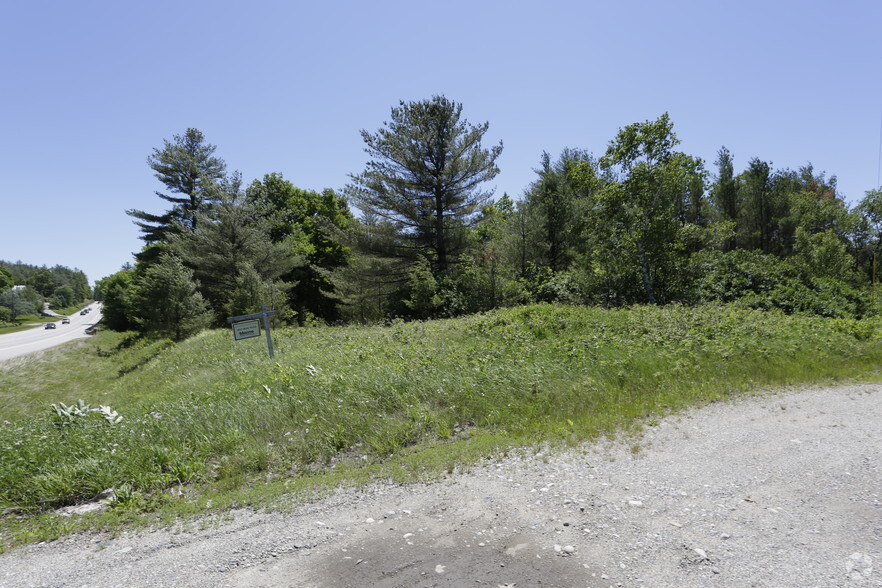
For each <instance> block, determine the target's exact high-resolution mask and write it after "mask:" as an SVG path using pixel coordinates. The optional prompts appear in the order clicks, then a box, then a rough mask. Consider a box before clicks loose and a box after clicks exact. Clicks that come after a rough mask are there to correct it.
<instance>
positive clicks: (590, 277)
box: [97, 96, 882, 339]
mask: <svg viewBox="0 0 882 588" xmlns="http://www.w3.org/2000/svg"><path fill="white" fill-rule="evenodd" d="M488 128H489V126H488V123H486V122H485V123H483V124H478V125H473V124H471V123H469V122H468V120H466V119H465V118H464V117H463V115H462V105H461V104H459V103H456V102H454V101H451V100H449V99H447V98H446V97H444V96H433V97H432V98H430V99H427V100H422V101H415V102H404V101H402V102H400V103H399V105H398V106H396V107H393V108H392V109H391V115H390V118H389V120H388V121H387V122H386V123H384V125H383V126H382V127H381V128H380V129H379V130H377V131H376V132H369V131H365V130H363V131H361V136H362V139H363V141H364V145H365V152H366V154H367V156H368V161H367V163H366V165H365V168H364V170H362V171H361V172H360V173H355V174H352V175H351V176H350V180H351V181H350V183H349V185H348V186H346V187H345V189H344V190H343V191H342V192H337V191H334V190H330V189H326V190H324V191H322V192H316V191H312V190H305V189H302V188H298V187H297V186H295V185H294V184H292V183H291V182H290V181H289V180H287V179H285V178H284V177H283V176H282V174H279V173H269V174H266V175H265V176H264V177H263V178H262V179H257V180H254V181H252V182H251V183H250V184H248V185H245V183H244V182H243V179H242V178H241V176H240V175H239V174H238V173H235V172H233V173H230V172H228V171H227V166H226V163H225V162H224V160H223V159H221V158H219V157H218V156H216V155H215V152H216V146H214V145H211V144H209V143H208V142H207V141H206V140H205V137H204V136H203V134H202V133H201V132H200V131H199V130H197V129H187V130H186V132H185V133H184V134H183V135H176V136H174V137H173V139H172V140H171V141H169V140H165V141H164V144H163V146H162V147H160V148H155V149H154V150H153V153H152V154H151V155H150V156H149V157H148V159H147V163H148V166H149V167H150V169H152V170H153V172H154V174H155V176H156V178H157V179H158V180H159V181H160V182H161V183H162V184H163V185H164V187H165V191H163V192H157V196H158V197H159V198H160V199H162V200H163V201H165V202H166V203H167V206H168V208H167V210H166V211H165V212H163V213H161V214H151V213H148V212H146V211H141V210H129V211H127V212H128V214H129V215H130V216H132V218H133V219H134V221H135V223H136V224H137V225H138V226H139V228H140V230H141V238H142V239H143V241H144V243H145V245H144V247H143V249H142V250H141V251H140V252H139V253H137V254H136V259H135V263H134V265H129V266H127V267H125V268H123V269H122V270H121V271H119V272H117V273H116V274H113V275H111V276H108V277H107V278H104V279H103V280H100V281H99V282H98V292H97V296H98V297H100V298H102V299H103V300H104V302H105V304H104V314H105V320H106V322H107V323H108V326H111V327H112V328H117V329H137V330H141V331H145V332H152V333H157V334H160V335H162V336H169V337H172V338H176V339H180V338H183V337H186V336H189V335H190V334H193V333H195V332H198V331H199V330H200V329H202V328H205V327H209V326H221V325H224V324H225V319H226V317H228V316H233V315H238V314H248V313H250V312H254V311H255V309H257V308H259V307H260V305H261V304H266V305H267V306H268V307H272V308H274V309H276V310H277V311H278V312H279V315H278V316H279V319H280V320H282V321H285V322H288V323H295V322H296V323H299V324H309V323H312V322H315V321H320V322H325V323H337V322H351V321H360V322H376V321H383V320H389V319H392V318H404V319H427V318H436V317H451V316H457V315H462V314H467V313H475V312H480V311H485V310H489V309H492V308H495V307H500V306H512V305H520V304H529V303H535V302H551V303H570V304H599V305H604V306H622V305H628V304H642V303H649V304H667V303H672V302H679V303H684V304H699V303H711V302H722V303H735V304H739V305H744V306H749V307H753V308H765V309H772V308H777V309H780V310H782V311H784V312H788V313H813V314H819V315H823V316H833V317H863V316H869V315H872V314H876V313H877V312H878V303H877V297H876V295H875V281H876V257H877V254H878V252H879V250H880V247H882V192H880V191H879V190H871V191H869V192H867V193H866V196H865V198H863V199H862V200H861V201H860V202H859V203H858V204H857V205H856V206H854V207H852V208H850V207H849V206H847V205H846V203H845V202H844V201H843V200H842V199H841V198H840V197H839V195H838V194H837V190H836V178H835V176H834V177H829V178H827V177H826V175H825V174H824V173H817V172H816V171H815V170H814V169H813V168H812V166H811V165H807V166H805V167H802V168H800V169H798V170H795V171H794V170H788V169H774V168H773V166H772V163H771V162H766V161H763V160H761V159H759V158H756V157H754V158H752V159H750V160H749V161H748V163H747V166H746V167H745V168H744V169H743V170H741V171H736V167H735V157H734V156H733V154H732V153H730V152H729V151H728V150H727V149H726V148H725V147H722V148H721V149H720V150H719V152H718V154H717V158H716V161H715V162H714V164H713V166H714V167H713V168H712V169H707V167H706V164H705V162H704V161H703V160H701V159H700V158H697V157H694V156H691V155H689V154H686V153H683V152H681V151H679V150H678V149H677V147H678V145H679V140H678V138H677V136H676V134H675V132H674V128H673V123H672V122H671V120H670V119H669V117H668V115H667V114H663V115H661V116H660V117H659V118H658V119H656V120H650V121H645V122H640V123H634V124H631V125H628V126H626V127H624V128H622V129H620V130H619V132H618V133H617V134H616V136H615V137H614V138H612V139H611V140H610V141H609V143H608V145H607V148H606V150H605V151H604V152H603V153H601V154H598V155H595V154H592V153H589V152H587V151H585V150H581V149H575V148H567V149H564V150H563V151H562V152H561V153H560V154H559V155H558V156H557V157H552V155H550V154H548V153H542V155H541V156H540V158H539V164H538V166H537V168H536V169H535V170H534V171H535V174H536V175H535V179H534V180H533V182H531V184H530V185H529V186H527V187H525V190H524V193H523V195H522V197H521V198H519V199H518V200H513V199H512V198H511V197H510V196H509V195H508V194H503V195H502V196H501V197H499V198H497V199H496V200H493V198H492V197H493V194H492V192H491V191H489V190H487V189H486V186H487V184H488V182H490V181H491V180H492V179H493V178H494V177H495V176H496V175H497V174H498V173H499V168H498V166H497V163H496V162H497V159H498V157H499V156H500V154H501V153H502V149H503V145H502V143H501V142H500V143H498V144H496V145H489V146H487V145H485V144H484V137H485V134H486V132H487V130H488ZM352 209H354V210H356V211H357V212H358V214H357V215H356V214H353V213H352V212H351V210H352Z"/></svg>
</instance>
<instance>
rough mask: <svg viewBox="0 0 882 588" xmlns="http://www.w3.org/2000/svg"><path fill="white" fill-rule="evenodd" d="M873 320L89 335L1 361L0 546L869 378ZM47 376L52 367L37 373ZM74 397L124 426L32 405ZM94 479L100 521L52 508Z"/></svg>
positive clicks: (589, 321) (405, 477)
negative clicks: (754, 396) (109, 495)
mask: <svg viewBox="0 0 882 588" xmlns="http://www.w3.org/2000/svg"><path fill="white" fill-rule="evenodd" d="M880 327H882V322H880V321H877V320H865V321H852V320H841V319H821V318H815V317H792V316H784V315H781V314H776V313H765V312H760V311H750V310H739V309H733V308H729V307H700V308H686V307H679V306H670V307H663V308H657V307H634V308H630V309H623V310H603V309H596V308H576V307H555V306H532V307H522V308H517V309H510V310H501V311H496V312H492V313H488V314H486V315H479V316H473V317H468V318H462V319H456V320H446V321H433V322H427V323H399V324H394V325H392V326H388V327H334V328H330V327H328V328H307V329H281V330H278V331H276V358H275V360H272V361H271V360H269V359H268V358H267V356H266V348H265V343H264V342H263V341H262V340H261V339H250V340H246V341H241V342H238V343H236V342H234V341H232V338H231V337H230V335H229V333H228V332H227V331H217V332H208V333H203V334H202V335H199V336H197V337H194V338H193V339H190V340H188V341H186V342H184V343H181V344H178V345H173V344H170V343H168V342H162V341H160V342H155V341H154V342H150V341H144V340H141V339H138V338H135V337H133V336H131V335H125V334H116V333H108V332H102V333H99V335H98V336H97V337H95V338H93V339H90V340H88V341H85V342H83V343H80V344H78V345H75V346H70V347H65V348H64V351H63V352H59V354H58V355H47V356H46V357H45V358H44V360H35V361H34V362H32V363H30V364H28V363H24V364H21V365H18V366H16V367H14V368H11V369H5V370H2V371H0V421H6V423H7V424H4V425H0V509H3V511H4V512H5V515H4V516H3V517H2V518H0V545H3V546H10V545H14V544H20V543H23V542H28V541H34V540H38V539H39V540H46V539H50V538H53V537H57V536H60V535H62V534H65V533H69V532H71V531H73V530H82V529H94V528H103V529H110V530H112V529H115V528H118V527H120V526H126V525H131V524H136V523H143V522H150V521H155V520H160V521H162V520H169V519H171V518H175V517H181V516H186V515H188V514H193V513H204V512H206V511H208V510H215V509H221V510H222V509H227V508H232V507H239V506H270V505H273V506H278V505H280V504H282V503H284V502H285V501H287V500H289V499H290V498H291V497H292V496H293V497H298V496H299V497H309V496H314V495H316V494H317V493H319V494H320V493H321V492H323V491H326V490H328V489H331V488H334V487H338V486H340V485H351V484H362V483H365V482H366V481H369V480H393V481H412V480H418V479H424V478H426V477H433V476H438V475H444V474H445V473H447V472H452V471H453V470H454V469H455V468H457V467H462V466H464V465H468V464H470V463H474V462H475V461H477V460H481V459H485V458H491V459H492V458H495V457H498V456H500V455H502V454H503V453H505V452H507V451H509V450H511V449H512V448H516V447H523V446H529V445H532V444H536V443H540V442H541V443H549V444H552V445H555V444H575V443H580V442H582V441H585V440H588V439H593V438H597V437H599V436H603V435H615V434H617V433H619V432H621V431H629V430H634V429H636V428H639V427H640V426H641V424H642V423H644V422H646V421H648V420H651V419H654V418H658V417H659V416H662V415H664V414H667V413H669V412H672V411H676V410H679V409H681V408H684V407H687V406H694V405H700V404H704V403H708V402H713V401H716V400H719V399H724V398H727V397H730V396H732V395H737V394H742V393H745V392H748V391H751V390H756V389H759V388H767V387H773V386H774V387H777V386H784V385H794V384H802V383H807V382H818V381H830V380H842V379H846V378H851V379H860V380H865V381H867V380H878V379H879V373H878V368H877V366H878V365H879V363H880V360H882V345H880V332H882V331H880ZM85 365H89V366H92V367H91V368H88V369H86V368H85V367H84V366H85ZM50 366H51V367H50ZM47 369H49V371H51V372H53V373H55V374H56V376H55V379H52V378H48V379H47V378H43V380H42V382H40V381H38V378H37V375H38V374H39V373H42V372H45V371H46V370H47ZM76 370H79V371H81V372H83V375H81V376H74V375H72V374H71V372H72V371H76ZM77 399H83V400H84V401H85V402H86V403H89V404H92V405H93V408H95V407H97V405H99V404H102V405H109V406H111V407H112V409H113V410H114V411H117V412H118V413H119V414H120V415H122V417H123V420H122V421H121V422H119V423H117V424H112V423H111V421H112V420H114V419H112V418H109V416H108V415H109V414H110V413H109V412H108V411H104V412H103V413H102V412H99V411H97V410H93V411H85V412H83V413H82V414H79V415H76V414H71V413H70V412H67V413H65V412H64V411H60V412H56V411H52V410H50V409H49V404H50V403H58V402H64V403H65V404H68V405H70V404H73V403H74V402H75V401H76V400H77ZM106 488H115V489H116V491H117V496H118V500H117V501H116V502H115V503H114V504H113V507H112V508H111V509H110V511H109V512H107V513H104V514H100V515H91V516H87V517H77V518H74V519H60V518H59V517H57V516H55V515H54V514H53V510H54V509H56V508H58V507H59V506H64V505H68V504H74V503H77V502H80V501H85V500H88V499H91V498H92V497H94V496H95V495H96V494H98V493H99V492H101V491H102V490H104V489H106ZM0 549H2V547H0Z"/></svg>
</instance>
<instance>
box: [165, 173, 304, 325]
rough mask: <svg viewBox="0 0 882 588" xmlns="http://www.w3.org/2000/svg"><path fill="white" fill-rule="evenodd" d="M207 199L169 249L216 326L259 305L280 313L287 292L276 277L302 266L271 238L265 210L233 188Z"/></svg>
mask: <svg viewBox="0 0 882 588" xmlns="http://www.w3.org/2000/svg"><path fill="white" fill-rule="evenodd" d="M210 193H211V195H212V200H213V203H212V205H211V206H207V207H205V208H204V209H203V210H200V211H198V212H197V213H196V214H195V215H194V219H195V221H196V225H195V226H194V227H193V228H192V229H190V230H187V231H183V232H181V233H179V234H177V235H175V236H174V237H173V238H172V239H171V247H172V249H173V250H174V251H175V252H177V253H178V255H179V256H180V257H181V258H182V259H186V260H187V262H188V264H189V265H190V267H191V268H192V270H193V276H194V279H195V280H196V281H197V282H198V290H199V292H200V294H201V295H202V296H203V297H204V298H205V300H206V301H207V302H208V303H209V304H210V306H211V308H212V309H213V311H214V314H215V316H216V317H217V319H218V321H219V323H218V324H220V323H221V322H224V320H223V319H224V317H226V316H235V315H236V313H241V312H242V310H243V309H247V312H254V311H255V310H256V309H257V308H259V305H260V304H261V303H263V304H266V305H267V306H268V307H273V306H274V305H278V306H279V307H280V308H281V307H282V306H283V305H284V303H285V300H286V294H287V291H288V289H289V288H290V284H287V283H285V282H284V281H282V280H281V276H283V275H285V274H287V273H289V272H290V271H291V270H292V268H294V267H297V266H298V265H302V263H303V260H302V257H301V256H298V255H297V254H296V249H295V248H294V247H292V246H291V244H290V242H289V241H288V240H285V241H282V242H274V241H273V240H272V239H271V238H270V229H271V226H270V218H269V216H268V214H267V212H266V209H265V208H264V207H262V206H261V205H260V204H258V203H256V202H254V201H252V200H249V199H247V198H245V196H244V194H243V193H241V191H240V190H239V189H238V184H237V183H235V182H234V183H232V184H229V185H225V186H214V187H213V188H212V189H211V190H210ZM290 239H291V240H293V239H294V238H293V237H291V238H290ZM264 296H265V297H264ZM248 306H250V308H248Z"/></svg>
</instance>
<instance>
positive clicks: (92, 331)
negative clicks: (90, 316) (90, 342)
mask: <svg viewBox="0 0 882 588" xmlns="http://www.w3.org/2000/svg"><path fill="white" fill-rule="evenodd" d="M97 332H98V327H89V328H88V329H86V334H87V335H94V334H95V333H97Z"/></svg>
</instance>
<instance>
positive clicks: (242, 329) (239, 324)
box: [227, 304, 276, 357]
mask: <svg viewBox="0 0 882 588" xmlns="http://www.w3.org/2000/svg"><path fill="white" fill-rule="evenodd" d="M260 308H261V312H255V313H254V314H243V315H242V316H233V317H230V318H228V319H227V322H228V323H233V339H234V340H236V341H239V340H240V339H250V338H251V337H259V336H260V322H259V321H258V319H263V330H264V331H266V346H267V348H268V349H269V356H270V357H274V356H275V353H273V338H272V335H271V334H270V323H269V317H271V316H272V315H274V314H276V311H275V310H267V309H266V304H262V305H261V306H260Z"/></svg>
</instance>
